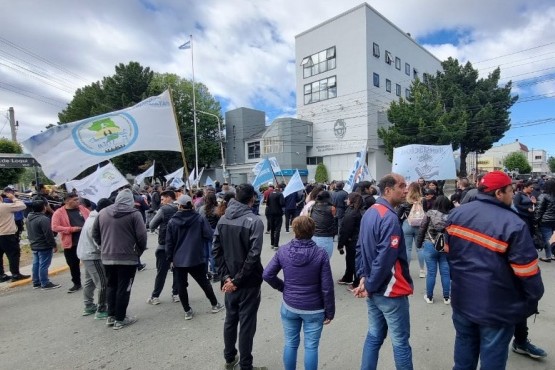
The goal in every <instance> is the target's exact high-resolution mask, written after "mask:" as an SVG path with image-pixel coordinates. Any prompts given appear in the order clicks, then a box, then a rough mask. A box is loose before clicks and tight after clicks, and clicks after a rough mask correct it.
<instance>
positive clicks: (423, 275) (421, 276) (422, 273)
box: [418, 270, 426, 278]
mask: <svg viewBox="0 0 555 370" xmlns="http://www.w3.org/2000/svg"><path fill="white" fill-rule="evenodd" d="M418 277H419V278H425V277H426V270H420V273H419V274H418Z"/></svg>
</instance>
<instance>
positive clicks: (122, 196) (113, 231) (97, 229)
mask: <svg viewBox="0 0 555 370" xmlns="http://www.w3.org/2000/svg"><path fill="white" fill-rule="evenodd" d="M92 237H93V239H94V241H95V242H96V244H98V245H99V246H100V253H101V260H102V263H103V264H105V265H136V264H137V262H138V257H139V256H140V255H141V254H142V253H143V252H144V251H145V249H146V243H147V232H146V226H145V223H144V221H143V217H142V216H141V213H140V212H139V211H138V210H137V209H135V208H134V201H133V193H132V192H131V190H129V189H124V190H122V191H120V192H119V194H118V195H117V197H116V201H115V203H114V204H112V205H111V206H108V207H106V208H104V209H103V210H102V211H100V213H99V214H98V216H97V217H96V220H95V221H94V224H93V230H92Z"/></svg>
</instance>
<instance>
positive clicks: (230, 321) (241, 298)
mask: <svg viewBox="0 0 555 370" xmlns="http://www.w3.org/2000/svg"><path fill="white" fill-rule="evenodd" d="M259 306H260V287H255V288H241V289H237V290H236V291H235V292H233V293H226V294H225V309H226V314H225V322H224V346H225V348H224V358H225V360H226V362H231V361H232V360H233V359H234V358H235V355H237V349H236V348H235V343H236V342H237V325H239V326H240V328H241V330H240V331H239V353H240V354H241V356H240V358H241V360H240V363H239V364H240V366H241V369H249V370H250V369H252V343H253V341H254V334H255V333H256V318H257V314H258V307H259Z"/></svg>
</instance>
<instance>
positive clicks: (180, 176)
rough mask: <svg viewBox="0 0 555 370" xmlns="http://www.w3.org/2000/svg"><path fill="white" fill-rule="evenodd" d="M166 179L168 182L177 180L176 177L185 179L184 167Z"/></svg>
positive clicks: (168, 175)
mask: <svg viewBox="0 0 555 370" xmlns="http://www.w3.org/2000/svg"><path fill="white" fill-rule="evenodd" d="M164 177H165V178H166V181H170V180H171V179H173V178H176V177H179V178H182V177H183V167H181V168H180V169H178V170H175V171H173V172H172V173H169V174H167V175H166V176H164Z"/></svg>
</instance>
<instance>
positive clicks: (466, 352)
mask: <svg viewBox="0 0 555 370" xmlns="http://www.w3.org/2000/svg"><path fill="white" fill-rule="evenodd" d="M453 324H454V325H455V331H456V337H455V356H454V358H455V366H454V367H453V370H474V369H476V368H477V366H478V357H479V358H480V369H481V370H497V369H505V367H506V365H507V356H508V354H509V342H510V341H511V338H512V337H513V333H514V329H515V327H514V326H513V325H508V326H484V325H478V324H475V323H473V322H471V321H470V320H468V319H466V318H465V317H464V316H462V315H461V314H459V313H457V312H455V311H453Z"/></svg>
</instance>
